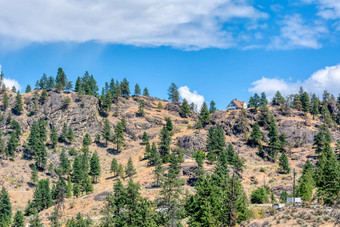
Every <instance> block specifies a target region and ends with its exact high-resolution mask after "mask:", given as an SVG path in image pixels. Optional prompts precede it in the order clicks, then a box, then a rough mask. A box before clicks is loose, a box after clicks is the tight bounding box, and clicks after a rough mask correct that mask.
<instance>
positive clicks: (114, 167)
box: [110, 158, 118, 176]
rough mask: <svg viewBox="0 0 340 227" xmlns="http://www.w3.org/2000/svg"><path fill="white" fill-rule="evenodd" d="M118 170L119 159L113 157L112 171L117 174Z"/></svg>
mask: <svg viewBox="0 0 340 227" xmlns="http://www.w3.org/2000/svg"><path fill="white" fill-rule="evenodd" d="M117 170H118V162H117V159H115V158H112V161H111V168H110V172H111V173H113V174H114V175H115V176H116V175H117Z"/></svg>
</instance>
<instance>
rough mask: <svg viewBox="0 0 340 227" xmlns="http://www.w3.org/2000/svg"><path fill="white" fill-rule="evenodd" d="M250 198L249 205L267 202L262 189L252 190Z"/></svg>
mask: <svg viewBox="0 0 340 227" xmlns="http://www.w3.org/2000/svg"><path fill="white" fill-rule="evenodd" d="M250 198H251V199H250V201H251V203H257V204H263V203H268V201H269V200H268V194H267V192H266V190H265V189H264V188H263V187H261V188H258V189H255V190H253V191H252V192H251V196H250Z"/></svg>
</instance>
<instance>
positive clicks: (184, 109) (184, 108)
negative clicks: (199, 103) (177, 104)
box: [180, 99, 191, 117]
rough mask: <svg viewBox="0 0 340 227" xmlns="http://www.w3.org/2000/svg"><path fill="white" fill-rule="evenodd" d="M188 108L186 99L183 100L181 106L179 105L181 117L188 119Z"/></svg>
mask: <svg viewBox="0 0 340 227" xmlns="http://www.w3.org/2000/svg"><path fill="white" fill-rule="evenodd" d="M190 113H191V111H190V106H189V103H188V101H187V100H186V99H183V102H182V105H181V112H180V115H181V117H188V116H189V115H190Z"/></svg>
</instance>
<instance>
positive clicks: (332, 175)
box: [315, 143, 340, 205]
mask: <svg viewBox="0 0 340 227" xmlns="http://www.w3.org/2000/svg"><path fill="white" fill-rule="evenodd" d="M315 176H316V177H315V181H316V186H317V188H318V195H319V196H320V197H322V198H323V200H324V202H325V204H329V205H331V204H333V203H334V202H335V201H337V197H338V195H339V192H340V181H339V177H340V164H339V162H338V160H337V158H336V156H335V154H334V152H333V150H332V148H331V147H330V144H329V143H327V144H326V146H325V148H324V150H323V151H322V152H321V153H320V154H319V156H318V163H317V168H316V172H315Z"/></svg>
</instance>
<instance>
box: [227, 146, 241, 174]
mask: <svg viewBox="0 0 340 227" xmlns="http://www.w3.org/2000/svg"><path fill="white" fill-rule="evenodd" d="M226 158H227V160H228V163H229V164H230V165H232V166H233V167H234V170H235V171H236V172H242V171H243V168H244V163H245V160H244V159H243V158H241V157H240V156H239V155H238V154H237V153H236V152H235V150H234V148H233V146H232V145H231V144H229V145H228V147H227V152H226Z"/></svg>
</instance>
